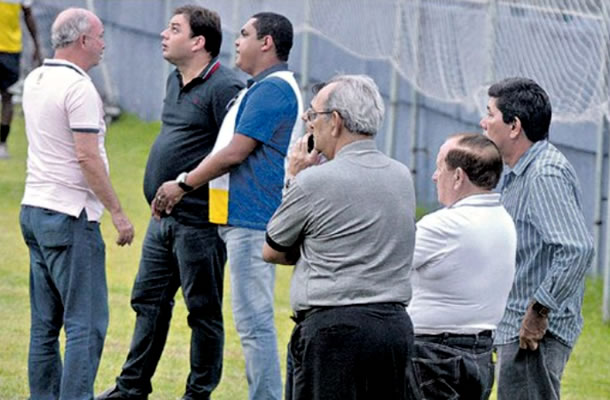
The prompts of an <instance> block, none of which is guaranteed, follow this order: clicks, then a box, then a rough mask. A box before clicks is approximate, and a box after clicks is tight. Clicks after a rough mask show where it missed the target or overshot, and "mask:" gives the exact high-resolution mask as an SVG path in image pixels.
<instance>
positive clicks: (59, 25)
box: [51, 8, 91, 49]
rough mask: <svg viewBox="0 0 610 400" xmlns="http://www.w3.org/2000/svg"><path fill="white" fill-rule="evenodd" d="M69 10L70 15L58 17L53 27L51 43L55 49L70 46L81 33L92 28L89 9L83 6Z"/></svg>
mask: <svg viewBox="0 0 610 400" xmlns="http://www.w3.org/2000/svg"><path fill="white" fill-rule="evenodd" d="M68 10H70V13H69V15H68V16H67V17H65V18H57V19H56V20H55V22H54V23H53V26H52V28H51V44H52V45H53V48H54V49H59V48H62V47H67V46H69V45H70V44H72V43H74V42H75V41H76V40H77V39H78V38H79V36H80V35H82V34H83V33H86V32H89V30H90V29H91V17H90V14H89V12H88V11H87V10H85V9H83V8H72V9H68ZM68 10H66V11H68ZM66 11H63V12H64V13H65V12H66ZM60 15H61V14H60Z"/></svg>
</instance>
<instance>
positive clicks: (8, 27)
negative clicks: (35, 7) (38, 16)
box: [0, 0, 31, 53]
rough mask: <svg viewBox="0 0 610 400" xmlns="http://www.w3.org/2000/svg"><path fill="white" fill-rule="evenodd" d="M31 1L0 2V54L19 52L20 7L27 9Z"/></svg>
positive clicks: (2, 0) (10, 0)
mask: <svg viewBox="0 0 610 400" xmlns="http://www.w3.org/2000/svg"><path fill="white" fill-rule="evenodd" d="M30 4H31V1H23V0H1V1H0V52H3V53H20V52H21V23H20V20H19V16H20V13H21V7H22V6H24V7H29V6H30Z"/></svg>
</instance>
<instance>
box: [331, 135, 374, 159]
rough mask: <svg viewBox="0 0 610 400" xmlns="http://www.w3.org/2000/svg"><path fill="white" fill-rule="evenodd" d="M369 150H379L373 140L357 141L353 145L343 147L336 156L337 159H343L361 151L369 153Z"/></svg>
mask: <svg viewBox="0 0 610 400" xmlns="http://www.w3.org/2000/svg"><path fill="white" fill-rule="evenodd" d="M368 150H377V145H376V144H375V141H374V140H373V138H371V139H360V140H356V141H354V142H352V143H349V144H346V145H345V146H343V147H342V148H341V149H340V150H339V151H338V152H337V154H335V158H337V157H340V156H341V157H342V156H345V155H347V154H350V153H356V152H359V151H368Z"/></svg>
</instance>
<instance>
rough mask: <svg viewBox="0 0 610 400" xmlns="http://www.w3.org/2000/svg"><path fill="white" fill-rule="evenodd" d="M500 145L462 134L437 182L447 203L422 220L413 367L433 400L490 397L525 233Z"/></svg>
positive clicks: (442, 157)
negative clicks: (518, 227)
mask: <svg viewBox="0 0 610 400" xmlns="http://www.w3.org/2000/svg"><path fill="white" fill-rule="evenodd" d="M501 174H502V158H501V156H500V151H499V150H498V148H497V147H496V145H495V144H494V143H493V142H492V141H491V140H489V139H488V138H486V137H485V136H483V135H480V134H476V133H473V134H458V135H455V136H453V137H450V138H449V139H447V141H445V143H444V144H443V145H442V146H441V148H440V150H439V153H438V157H437V160H436V171H435V172H434V175H433V176H432V179H433V180H434V182H435V183H436V187H437V191H438V200H439V202H440V203H441V204H442V205H444V206H445V208H443V209H442V210H439V211H437V212H435V213H432V214H429V215H427V216H425V217H424V218H422V219H421V220H420V221H419V222H418V223H417V233H416V236H415V253H414V255H413V273H412V276H411V286H412V288H413V294H412V299H411V302H410V303H409V306H408V308H407V310H408V312H409V315H410V316H411V319H412V320H413V327H414V330H415V357H414V358H413V367H414V370H415V372H416V374H417V375H418V377H419V384H420V389H421V391H422V395H423V397H424V398H426V399H449V398H460V399H487V398H488V397H489V394H490V392H491V387H492V384H493V378H494V366H493V362H492V346H493V333H494V331H495V329H496V326H497V324H498V322H499V321H500V319H501V318H502V315H503V314H504V308H505V306H506V299H507V298H508V293H509V291H510V288H511V285H512V283H513V276H514V273H515V252H516V246H517V234H516V231H515V225H514V223H513V221H512V219H511V217H510V216H509V215H508V213H507V212H506V210H505V209H504V207H502V205H501V204H500V195H499V194H498V193H493V192H492V190H493V188H494V187H495V186H496V185H497V183H498V180H499V179H500V175H501Z"/></svg>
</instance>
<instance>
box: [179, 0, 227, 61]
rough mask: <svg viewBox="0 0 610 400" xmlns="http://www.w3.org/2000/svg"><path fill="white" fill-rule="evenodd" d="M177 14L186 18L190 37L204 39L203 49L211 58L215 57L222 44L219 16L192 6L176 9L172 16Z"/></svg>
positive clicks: (205, 9)
mask: <svg viewBox="0 0 610 400" xmlns="http://www.w3.org/2000/svg"><path fill="white" fill-rule="evenodd" d="M178 14H183V15H184V16H186V17H187V19H188V21H189V25H190V27H191V37H195V36H203V37H204V38H205V46H204V48H205V49H206V51H207V52H208V53H210V55H211V56H212V57H216V56H217V55H218V53H220V45H221V43H222V28H221V25H220V15H218V13H216V12H214V11H211V10H208V9H207V8H203V7H199V6H194V5H186V6H182V7H178V8H176V10H174V15H178Z"/></svg>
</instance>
